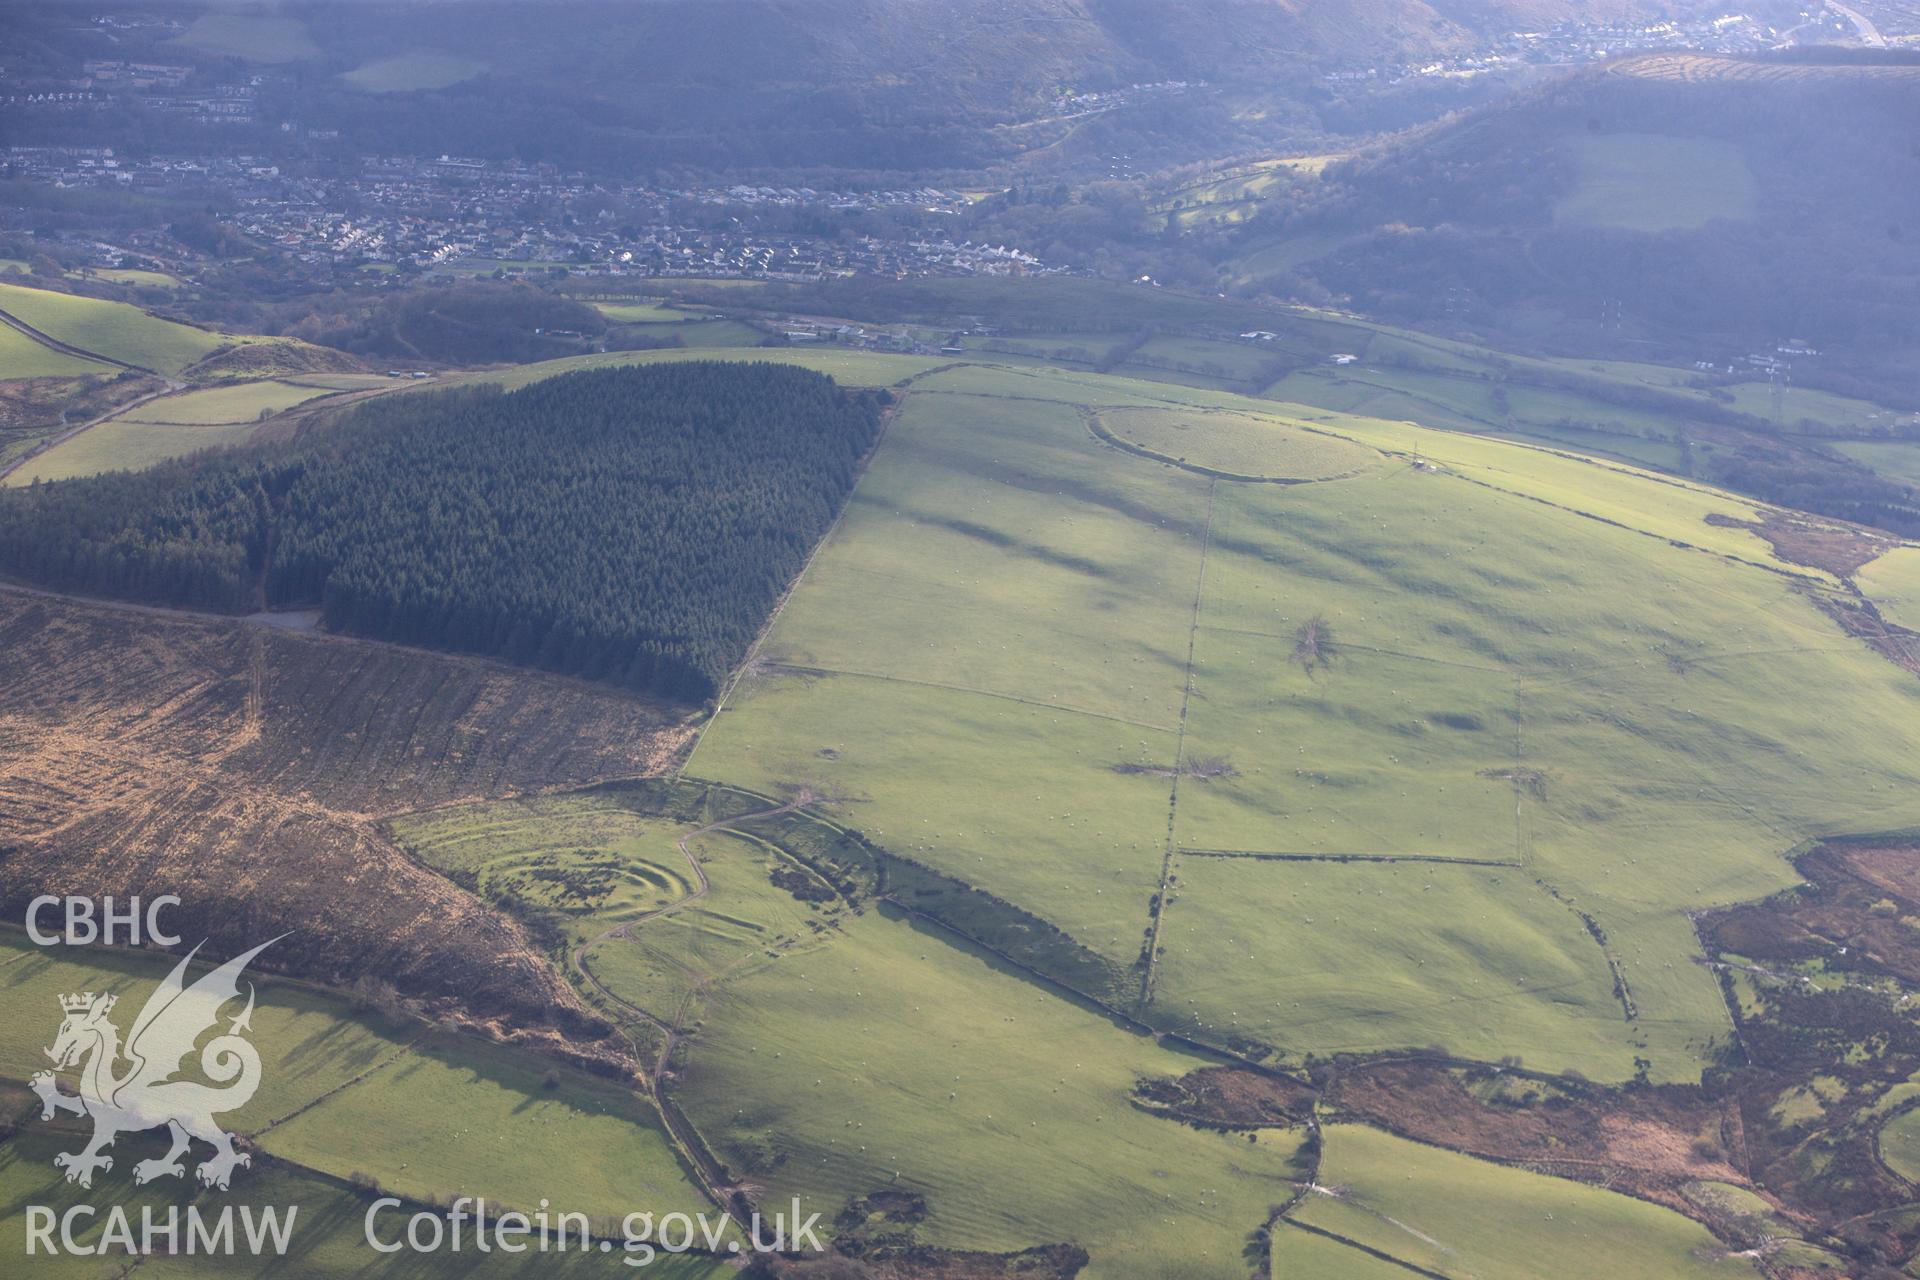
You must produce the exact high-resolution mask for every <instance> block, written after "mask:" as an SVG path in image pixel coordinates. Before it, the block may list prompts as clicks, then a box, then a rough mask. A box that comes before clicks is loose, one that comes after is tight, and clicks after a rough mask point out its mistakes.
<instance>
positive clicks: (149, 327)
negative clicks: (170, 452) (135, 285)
mask: <svg viewBox="0 0 1920 1280" xmlns="http://www.w3.org/2000/svg"><path fill="white" fill-rule="evenodd" d="M0 311H6V312H8V313H9V314H11V315H14V316H17V317H18V318H19V319H21V320H23V321H25V322H26V323H27V324H30V325H32V326H33V327H34V328H36V329H38V330H40V332H42V333H44V334H47V335H48V336H49V337H52V338H57V339H59V340H60V341H61V342H65V343H68V344H69V345H71V346H74V347H78V348H79V349H80V350H82V351H91V352H94V353H95V354H97V355H103V356H107V357H110V358H111V359H115V360H123V361H125V362H126V363H128V364H131V365H138V366H140V367H141V368H146V369H152V370H155V371H156V372H159V373H168V374H172V373H179V372H180V371H181V370H182V369H185V368H186V367H187V366H188V365H191V364H195V363H197V362H198V361H200V360H203V359H205V358H206V357H207V356H209V355H212V354H213V353H214V352H215V351H217V350H219V349H220V348H221V347H224V346H227V345H229V344H231V343H232V342H233V341H235V339H233V338H231V337H229V336H227V335H224V334H218V333H209V332H208V331H206V330H204V329H195V328H193V327H191V326H189V325H184V324H175V323H173V322H172V321H171V320H162V319H160V318H159V317H158V316H153V315H148V314H147V313H146V312H144V311H142V310H141V309H140V308H138V307H135V306H131V305H129V304H127V303H124V302H106V301H103V300H101V299H98V298H81V297H75V296H74V295H72V294H66V293H53V292H51V291H49V290H46V289H28V288H23V287H21V286H19V285H11V284H0Z"/></svg>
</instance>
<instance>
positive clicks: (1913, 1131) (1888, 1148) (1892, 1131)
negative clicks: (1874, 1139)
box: [1879, 1111, 1920, 1182]
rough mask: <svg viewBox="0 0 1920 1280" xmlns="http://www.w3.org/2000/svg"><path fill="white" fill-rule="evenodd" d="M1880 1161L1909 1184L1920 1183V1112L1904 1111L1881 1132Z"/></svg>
mask: <svg viewBox="0 0 1920 1280" xmlns="http://www.w3.org/2000/svg"><path fill="white" fill-rule="evenodd" d="M1879 1146H1880V1159H1881V1162H1882V1163H1884V1164H1885V1165H1886V1166H1887V1168H1889V1169H1891V1170H1893V1171H1894V1172H1895V1173H1897V1174H1899V1175H1900V1176H1901V1177H1903V1178H1905V1179H1906V1180H1907V1181H1909V1182H1915V1181H1920V1111H1903V1112H1901V1113H1900V1114H1899V1115H1897V1116H1895V1117H1894V1118H1893V1119H1892V1120H1889V1121H1888V1122H1887V1123H1886V1124H1885V1125H1884V1126H1883V1127H1882V1128H1881V1130H1880V1139H1879Z"/></svg>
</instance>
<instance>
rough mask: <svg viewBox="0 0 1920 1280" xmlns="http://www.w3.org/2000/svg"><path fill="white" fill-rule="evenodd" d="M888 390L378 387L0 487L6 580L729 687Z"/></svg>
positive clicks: (787, 380)
mask: <svg viewBox="0 0 1920 1280" xmlns="http://www.w3.org/2000/svg"><path fill="white" fill-rule="evenodd" d="M879 422H880V398H879V397H877V396H875V395H874V394H872V393H860V394H850V393H848V392H847V391H845V390H843V389H842V388H840V387H838V386H836V385H835V384H834V382H833V380H832V379H831V378H828V377H825V376H824V375H821V374H817V373H812V372H809V371H807V370H802V369H793V368H787V367H783V366H778V365H771V364H761V365H741V364H728V363H720V362H700V363H683V364H671V365H663V366H660V367H657V368H624V369H605V370H596V371H591V372H581V373H572V374H567V375H564V376H561V377H557V378H552V379H549V380H546V381H543V382H539V383H535V384H534V385H532V386H529V387H526V388H524V389H522V390H519V391H515V392H512V393H505V394H503V393H502V392H500V391H499V390H498V389H497V388H492V387H481V388H473V389H462V390H453V391H443V392H434V393H426V394H420V395H405V396H391V397H384V398H382V399H379V400H376V401H374V402H372V403H369V404H367V405H365V406H363V407H361V408H359V409H356V410H354V411H352V412H351V413H349V414H347V415H345V416H344V417H342V418H341V419H340V420H338V421H337V422H335V423H334V424H332V425H329V426H326V427H323V428H318V429H315V430H310V431H308V432H307V433H305V434H304V435H303V436H301V437H300V438H298V439H296V440H294V441H291V442H287V443H282V444H275V445H266V446H258V447H253V448H249V449H243V450H236V451H229V452H224V453H211V454H202V455H199V456H196V457H193V458H187V459H182V460H179V461H176V462H173V463H169V464H166V465H163V466H159V467H156V468H154V469H152V470H150V471H145V472H137V473H116V474H111V475H105V476H97V477H90V478H87V479H79V480H66V481H59V482H53V483H39V484H35V485H32V486H30V487H27V488H24V489H16V490H7V491H4V492H0V571H4V572H6V573H8V574H10V575H12V576H15V577H19V578H23V579H26V580H28V581H31V582H33V583H36V584H38V585H41V586H45V587H48V588H51V589H55V590H61V591H76V592H84V593H88V594H95V595H104V596H112V597H116V598H120V599H127V600H138V601H145V602H151V603H160V604H171V605H181V606H191V607H195V608H202V609H215V610H220V611H224V612H235V613H241V612H248V611H251V610H254V609H259V608H298V607H302V606H318V607H319V608H320V610H321V612H322V621H323V622H324V624H325V625H326V626H327V627H329V628H331V629H334V630H339V631H344V632H350V633H353V634H356V635H363V636H370V637H374V638H378V639H384V640H395V641H400V642H403V643H407V644H419V645H427V646H432V647H436V648H444V649H453V650H459V651H462V652H467V653H474V654H482V655H487V656H492V657H500V658H505V659H507V660H508V661H511V662H516V663H523V664H527V665H531V666H536V667H540V668H543V669H546V670H549V671H557V672H563V673H566V674H571V675H579V676H584V677H586V678H589V679H594V680H605V681H612V682H615V683H619V684H622V685H625V686H626V687H628V688H631V689H634V690H637V691H644V692H649V693H654V694H659V695H662V696H665V697H670V698H676V699H683V700H688V701H698V700H701V699H704V698H708V697H711V696H712V695H713V694H714V693H715V691H716V690H717V689H718V686H719V683H720V681H721V680H722V679H723V678H724V676H725V674H726V672H727V671H728V670H730V669H731V668H732V667H733V666H734V664H736V663H737V662H738V661H739V660H740V659H741V658H742V657H743V656H744V654H745V652H746V649H747V646H748V645H749V644H751V643H752V639H753V636H754V633H755V632H756V631H757V629H758V628H759V626H760V624H761V623H762V621H763V620H764V619H765V617H766V615H767V613H768V611H769V610H770V609H771V608H772V607H773V604H774V602H775V601H776V600H777V599H778V597H779V594H780V592H781V591H782V590H783V589H784V588H785V587H786V585H787V583H788V582H789V581H791V580H792V578H793V576H794V575H795V574H796V573H797V572H798V571H799V569H800V567H801V565H802V564H803V563H804V562H805V560H806V557H807V555H808V553H809V552H810V551H811V549H812V548H813V545H814V543H815V542H817V541H818V540H819V538H820V537H821V536H822V535H823V534H824V533H825V532H826V530H827V527H828V526H829V525H830V524H831V523H832V521H833V518H834V515H835V513H836V512H837V511H838V510H839V507H840V504H841V502H842V501H844V500H845V498H846V495H847V493H848V491H849V490H850V489H851V488H852V485H853V481H854V477H855V472H856V469H857V468H858V466H859V462H860V459H861V458H862V457H863V456H864V455H865V453H866V451H867V449H868V448H869V447H870V446H871V445H872V443H873V440H874V438H875V435H876V433H877V431H878V427H879Z"/></svg>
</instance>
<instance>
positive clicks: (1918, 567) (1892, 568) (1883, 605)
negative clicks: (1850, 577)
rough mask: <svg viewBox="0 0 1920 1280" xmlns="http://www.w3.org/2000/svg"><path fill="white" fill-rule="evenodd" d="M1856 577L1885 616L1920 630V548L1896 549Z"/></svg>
mask: <svg viewBox="0 0 1920 1280" xmlns="http://www.w3.org/2000/svg"><path fill="white" fill-rule="evenodd" d="M1854 576H1855V578H1856V580H1857V581H1858V582H1859V583H1860V589H1861V590H1862V591H1864V592H1865V593H1866V595H1867V598H1868V599H1870V600H1872V601H1873V602H1874V604H1875V605H1877V606H1879V609H1880V613H1881V615H1882V616H1883V617H1885V618H1886V619H1887V620H1888V621H1889V622H1894V623H1897V624H1899V625H1900V626H1903V627H1911V628H1913V629H1914V630H1916V631H1920V547H1916V546H1903V547H1895V548H1894V549H1893V550H1891V551H1888V552H1886V553H1885V554H1884V555H1882V556H1880V557H1879V558H1878V559H1876V560H1870V561H1868V562H1867V563H1866V564H1865V565H1863V566H1862V567H1861V569H1860V572H1859V573H1857V574H1855V575H1854Z"/></svg>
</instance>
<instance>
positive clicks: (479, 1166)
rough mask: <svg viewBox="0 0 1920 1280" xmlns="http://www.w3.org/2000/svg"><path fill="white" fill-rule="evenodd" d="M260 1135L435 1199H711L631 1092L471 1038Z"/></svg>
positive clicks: (608, 1210)
mask: <svg viewBox="0 0 1920 1280" xmlns="http://www.w3.org/2000/svg"><path fill="white" fill-rule="evenodd" d="M549 1080H551V1081H552V1082H553V1083H552V1084H549V1083H548V1081H549ZM258 1141H259V1144H260V1146H261V1147H262V1148H264V1149H265V1150H266V1151H268V1152H270V1153H271V1154H273V1155H277V1156H282V1157H284V1158H286V1159H289V1160H293V1161H296V1162H298V1163H300V1164H303V1165H308V1166H311V1167H314V1168H320V1169H326V1170H329V1171H338V1172H340V1173H342V1174H347V1175H351V1174H353V1173H360V1174H364V1175H366V1176H368V1177H371V1178H373V1179H374V1180H375V1181H376V1182H377V1183H378V1184H379V1185H380V1186H382V1187H384V1188H386V1189H388V1190H390V1191H392V1192H394V1193H396V1194H398V1195H402V1196H407V1197H410V1198H413V1199H419V1200H426V1201H429V1202H431V1201H438V1202H441V1203H445V1201H446V1199H447V1197H448V1196H450V1195H475V1196H485V1197H486V1198H487V1199H488V1200H489V1201H490V1202H492V1203H495V1204H499V1205H513V1206H516V1207H519V1208H522V1209H532V1208H534V1207H536V1205H535V1202H536V1201H538V1200H539V1199H540V1198H541V1197H545V1198H547V1199H549V1200H551V1201H552V1202H553V1204H554V1205H555V1206H564V1207H566V1208H567V1209H568V1210H570V1211H574V1212H579V1213H584V1214H587V1215H588V1216H589V1217H590V1218H603V1217H613V1218H619V1217H621V1216H623V1215H624V1214H626V1213H629V1212H631V1211H633V1210H634V1209H636V1208H643V1209H652V1210H653V1211H654V1212H656V1213H667V1212H671V1211H675V1210H678V1211H682V1212H693V1211H695V1210H698V1209H702V1208H704V1207H705V1206H706V1200H705V1197H704V1196H703V1195H702V1194H701V1193H700V1191H699V1189H698V1187H697V1186H696V1184H695V1183H694V1182H693V1180H692V1176H691V1174H690V1173H689V1172H688V1171H687V1170H686V1169H685V1168H684V1167H683V1166H682V1164H681V1162H680V1159H679V1157H678V1155H677V1154H676V1153H675V1151H674V1148H673V1145H672V1143H671V1142H670V1141H669V1140H668V1138H667V1135H666V1131H665V1129H664V1128H663V1127H662V1126H661V1124H660V1122H659V1118H658V1117H657V1116H656V1115H655V1114H654V1112H653V1109H652V1107H651V1106H650V1105H649V1104H648V1103H647V1102H646V1101H645V1099H644V1098H643V1097H641V1096H640V1095H639V1094H638V1093H636V1092H635V1091H634V1090H632V1089H629V1088H624V1087H622V1086H621V1085H619V1084H617V1083H614V1082H612V1081H607V1080H601V1079H599V1078H597V1077H594V1076H589V1075H586V1074H584V1073H581V1072H579V1071H575V1070H573V1069H571V1068H567V1067H558V1066H554V1065H552V1064H550V1063H549V1062H547V1061H546V1060H544V1059H539V1058H533V1057H531V1056H530V1055H527V1054H524V1053H518V1052H515V1051H513V1050H510V1049H507V1048H504V1047H500V1046H495V1045H489V1044H485V1043H482V1042H480V1041H477V1040H470V1039H465V1038H461V1039H451V1038H449V1039H445V1040H441V1041H437V1042H434V1043H431V1044H423V1045H421V1046H419V1047H416V1048H415V1049H414V1050H413V1051H412V1052H410V1053H408V1054H406V1055H404V1056H401V1057H398V1058H395V1059H392V1060H390V1061H388V1062H386V1063H384V1064H383V1065H381V1066H380V1067H379V1068H378V1069H376V1070H375V1071H373V1072H372V1073H370V1074H369V1075H367V1076H366V1077H365V1078H364V1079H362V1080H360V1081H359V1082H358V1083H356V1084H355V1085H354V1086H353V1087H352V1088H349V1089H345V1090H342V1091H341V1092H339V1093H336V1094H334V1095H332V1096H331V1097H328V1098H326V1099H325V1100H323V1101H322V1102H320V1103H319V1104H318V1105H316V1106H313V1107H310V1108H309V1109H307V1110H305V1111H303V1112H301V1113H300V1114H299V1115H297V1116H295V1117H294V1118H292V1119H290V1120H288V1121H286V1122H284V1123H282V1124H280V1125H278V1126H276V1127H275V1128H273V1129H271V1130H269V1131H268V1132H266V1133H264V1134H262V1135H260V1137H259V1139H258ZM587 1151H591V1152H593V1153H594V1158H593V1159H591V1160H583V1159H581V1153H582V1152H587Z"/></svg>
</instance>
